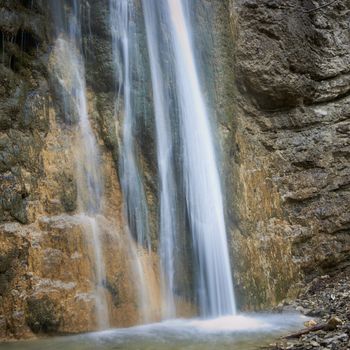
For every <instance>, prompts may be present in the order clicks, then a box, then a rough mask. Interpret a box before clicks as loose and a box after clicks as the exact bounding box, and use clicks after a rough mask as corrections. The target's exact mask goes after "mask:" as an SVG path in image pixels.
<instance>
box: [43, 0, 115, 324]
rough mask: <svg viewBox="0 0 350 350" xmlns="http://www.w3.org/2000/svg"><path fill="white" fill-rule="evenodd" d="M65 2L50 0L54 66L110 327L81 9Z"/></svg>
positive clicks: (98, 295) (101, 318)
mask: <svg viewBox="0 0 350 350" xmlns="http://www.w3.org/2000/svg"><path fill="white" fill-rule="evenodd" d="M69 5H70V6H68V4H65V3H64V2H59V3H58V2H57V1H53V0H52V1H51V2H50V6H51V9H52V13H53V18H54V20H55V26H56V31H57V36H58V38H57V40H56V44H55V48H54V50H55V52H56V55H57V56H58V57H57V59H59V60H60V62H59V63H58V64H57V66H56V68H55V69H56V71H55V72H54V73H53V74H55V75H56V79H57V80H58V82H59V84H60V88H61V89H62V91H63V92H62V94H63V95H64V96H65V98H64V99H63V102H64V104H65V106H64V111H65V114H66V117H65V120H71V121H73V120H76V122H77V125H76V126H77V135H76V144H75V145H74V156H75V159H76V181H77V197H78V198H77V200H78V215H79V220H80V221H81V222H82V224H83V227H84V231H85V233H86V238H87V241H88V242H89V243H91V246H92V250H93V255H94V256H93V259H94V262H95V266H94V270H95V271H94V274H95V281H94V282H93V283H94V287H93V288H94V294H95V300H96V318H97V326H98V328H99V329H105V328H108V326H109V317H108V306H107V300H106V295H105V288H104V283H105V280H106V273H105V262H104V256H103V251H102V243H101V241H100V239H101V232H100V231H101V230H100V227H99V224H98V216H99V215H101V214H102V199H103V182H102V174H101V173H100V171H99V168H100V154H99V149H98V145H97V142H96V139H95V136H94V133H93V131H92V127H91V124H90V120H89V114H88V101H87V97H86V81H85V62H84V57H83V53H82V52H83V49H82V32H81V8H80V3H79V2H78V1H77V0H74V1H71V2H70V3H69Z"/></svg>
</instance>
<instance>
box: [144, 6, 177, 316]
mask: <svg viewBox="0 0 350 350" xmlns="http://www.w3.org/2000/svg"><path fill="white" fill-rule="evenodd" d="M142 4H143V11H144V18H145V26H146V34H147V46H148V53H149V58H150V66H151V76H152V85H153V101H154V111H155V121H156V139H157V158H158V173H159V181H160V183H159V193H160V227H159V231H160V233H159V237H160V238H159V239H160V249H159V252H160V258H161V268H162V292H163V301H162V304H163V305H162V314H163V318H173V317H175V316H176V308H175V297H174V292H173V291H174V276H175V256H174V250H175V247H176V240H177V233H176V229H177V227H176V213H175V212H176V203H175V193H176V187H175V179H174V168H173V166H172V159H171V157H172V155H173V145H172V135H171V125H170V120H169V105H170V99H169V96H168V95H167V92H166V88H165V86H164V81H163V76H162V69H161V67H160V62H161V55H162V53H161V47H160V45H159V38H158V30H159V28H158V27H157V24H156V22H157V16H156V13H157V6H160V5H159V4H155V2H154V1H149V0H143V1H142Z"/></svg>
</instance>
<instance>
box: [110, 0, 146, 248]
mask: <svg viewBox="0 0 350 350" xmlns="http://www.w3.org/2000/svg"><path fill="white" fill-rule="evenodd" d="M133 15H134V7H133V2H132V1H129V0H110V18H111V30H112V44H113V56H114V64H115V67H116V68H117V71H116V73H117V78H116V80H117V81H118V84H119V86H120V91H119V92H118V96H117V100H116V103H117V106H116V109H117V110H118V109H119V106H118V104H119V103H120V101H121V97H123V98H124V104H123V106H124V113H123V116H124V121H123V133H122V145H121V148H122V152H121V163H120V168H121V169H120V175H121V185H122V190H123V195H124V198H125V202H126V205H125V209H126V212H127V217H128V223H129V227H130V231H131V233H132V234H133V235H134V236H135V237H136V238H137V242H138V243H139V244H140V245H143V246H146V247H148V248H150V239H149V233H148V231H149V229H148V221H147V216H148V214H147V206H146V199H145V192H144V188H143V183H142V180H141V178H140V174H139V170H138V164H137V159H136V150H135V140H134V130H135V123H136V117H135V111H134V108H133V107H134V103H133V102H134V101H133V99H132V97H133V96H132V92H133V88H134V87H133V86H132V77H131V75H132V69H133V68H134V66H133V63H134V62H133V61H132V60H133V59H134V60H135V58H136V56H137V48H136V46H135V45H134V44H135V43H134V40H133V39H134V37H135V31H134V27H133V26H134V25H133V23H132V22H131V20H130V19H131V18H132V17H133ZM119 55H121V57H120V58H119Z"/></svg>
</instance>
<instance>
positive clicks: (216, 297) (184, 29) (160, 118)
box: [143, 0, 235, 316]
mask: <svg viewBox="0 0 350 350" xmlns="http://www.w3.org/2000/svg"><path fill="white" fill-rule="evenodd" d="M184 5H186V3H185V0H166V2H165V3H162V4H159V2H157V1H155V0H144V1H143V6H144V16H145V23H146V28H147V39H148V49H149V57H150V61H151V70H152V82H153V92H154V104H155V110H156V123H157V138H158V162H159V171H160V177H161V193H162V196H161V199H162V200H163V203H161V205H162V206H163V211H162V212H161V215H162V218H161V221H162V222H166V223H167V225H164V226H163V227H162V228H163V229H162V230H161V240H163V241H164V242H166V243H165V244H163V245H161V249H163V250H165V251H161V255H163V256H164V257H165V258H166V259H167V260H168V261H164V259H163V269H164V270H165V273H166V274H168V277H167V282H168V283H169V290H170V292H171V293H173V294H174V292H175V291H174V289H173V287H172V284H171V283H172V279H173V266H174V258H175V257H174V255H173V251H174V245H175V233H174V231H173V226H172V221H171V220H172V219H171V204H172V197H171V192H172V191H173V189H174V187H173V185H172V181H173V180H172V179H171V176H169V157H170V156H169V154H170V152H171V151H172V149H171V144H169V140H170V139H171V138H170V136H169V134H170V131H169V125H170V124H169V119H170V116H169V111H168V110H167V109H166V108H167V106H168V105H169V101H167V99H166V98H167V97H166V96H165V95H164V91H165V89H164V86H165V83H164V78H163V77H164V75H165V73H166V72H164V70H162V67H161V65H160V63H159V62H161V59H162V51H161V50H162V48H160V47H159V44H158V43H157V42H158V40H159V30H158V32H157V30H156V25H155V23H157V21H158V22H161V21H163V22H164V26H162V30H163V32H164V33H165V34H164V33H163V35H164V36H165V37H166V39H163V40H164V41H165V42H166V41H168V45H170V47H171V49H172V51H173V59H172V62H173V64H174V70H175V80H176V83H175V85H176V86H175V87H174V88H175V93H174V94H175V95H176V103H177V112H178V118H179V128H180V139H181V140H180V144H181V149H182V162H183V164H182V169H183V170H182V172H183V182H184V190H185V197H186V207H187V211H188V218H189V224H190V230H191V233H192V241H193V250H194V251H193V253H194V257H195V260H196V261H197V265H198V266H197V268H196V271H195V274H196V280H197V297H198V299H199V308H200V313H201V315H203V316H219V315H226V314H234V313H235V301H234V294H233V286H232V277H231V271H230V262H229V254H228V245H227V237H226V228H225V221H224V208H223V199H222V193H221V185H220V178H219V171H218V166H217V162H216V157H215V147H214V139H213V136H212V134H211V128H210V120H209V115H208V112H207V108H206V105H205V102H204V98H203V94H202V91H201V87H200V83H199V79H198V73H197V68H196V62H195V59H194V54H193V48H192V44H191V33H190V26H189V18H186V14H185V12H184ZM157 13H158V18H157V17H156V14H157ZM168 64H169V63H168ZM162 79H163V80H162Z"/></svg>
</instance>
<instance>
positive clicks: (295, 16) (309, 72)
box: [225, 0, 350, 308]
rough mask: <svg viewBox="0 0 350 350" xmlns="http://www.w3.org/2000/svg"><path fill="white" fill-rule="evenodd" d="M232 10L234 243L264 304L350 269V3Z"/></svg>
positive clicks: (248, 288) (242, 281) (241, 279)
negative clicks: (338, 271) (320, 278)
mask: <svg viewBox="0 0 350 350" xmlns="http://www.w3.org/2000/svg"><path fill="white" fill-rule="evenodd" d="M318 7H320V8H318ZM230 15H231V31H232V34H233V46H234V47H233V50H232V60H233V62H234V67H233V74H232V78H233V79H234V82H235V96H234V101H235V103H234V112H233V113H232V121H231V122H230V123H229V130H232V134H231V135H232V136H231V138H230V142H228V143H227V146H226V147H225V152H226V154H228V155H229V156H227V158H228V160H227V164H228V165H227V168H228V169H231V174H232V175H231V179H230V181H229V182H228V184H229V185H230V186H231V188H232V192H233V196H232V198H235V200H234V201H232V202H230V203H231V208H232V209H231V210H232V212H235V213H236V227H232V228H231V234H232V239H233V242H234V243H233V244H232V250H233V252H234V261H235V269H234V270H235V277H236V278H235V280H236V289H237V295H238V297H239V299H240V302H241V303H242V305H250V306H251V307H255V308H259V307H264V305H265V306H266V305H268V304H278V302H279V301H281V300H282V299H283V298H285V296H286V295H289V296H290V297H292V296H293V295H294V296H295V295H296V294H297V293H298V288H299V287H300V285H299V282H301V283H302V284H303V283H304V281H305V280H306V281H310V280H312V279H313V278H314V277H316V276H320V275H324V274H327V273H330V272H333V271H336V270H338V269H340V268H344V267H346V266H348V265H349V261H350V235H349V232H350V231H349V229H350V216H349V213H350V191H349V184H350V162H349V147H350V144H349V142H350V141H349V140H350V137H349V132H348V129H349V125H350V115H349V105H350V98H349V92H350V81H349V60H350V37H349V23H350V2H349V1H333V2H329V1H326V0H325V1H322V0H320V1H311V0H304V1H294V0H289V1H274V0H263V1H256V0H235V1H233V0H232V1H230ZM227 73H228V74H229V73H230V70H228V72H227ZM227 133H229V131H228V132H227ZM230 203H229V204H230ZM248 270H250V271H253V273H251V274H249V273H247V271H248Z"/></svg>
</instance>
